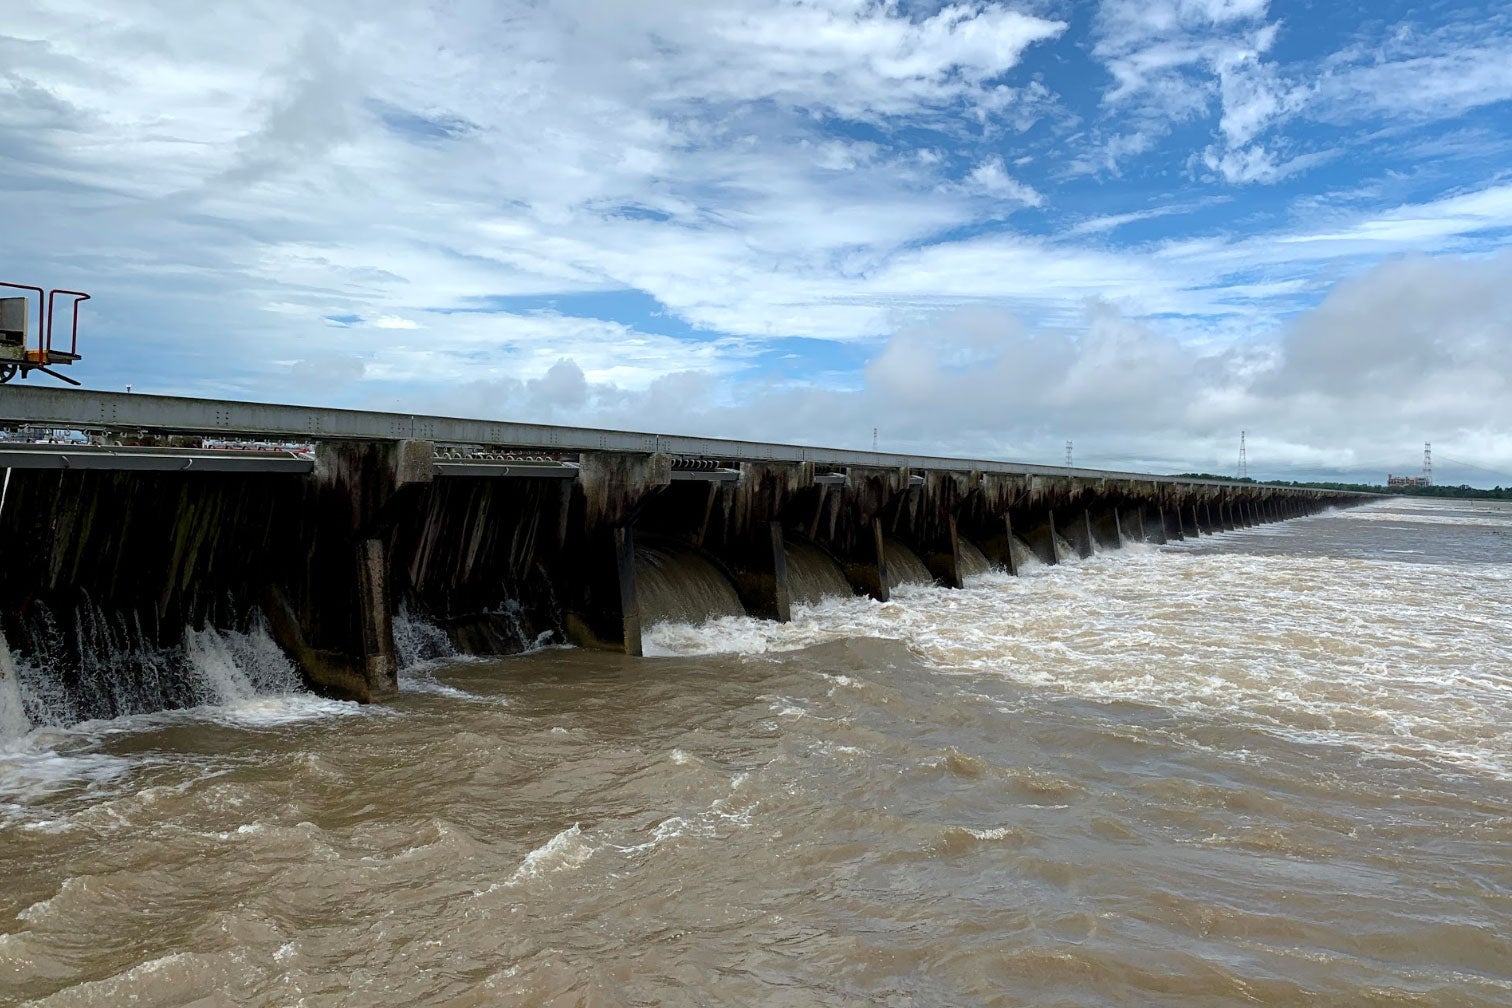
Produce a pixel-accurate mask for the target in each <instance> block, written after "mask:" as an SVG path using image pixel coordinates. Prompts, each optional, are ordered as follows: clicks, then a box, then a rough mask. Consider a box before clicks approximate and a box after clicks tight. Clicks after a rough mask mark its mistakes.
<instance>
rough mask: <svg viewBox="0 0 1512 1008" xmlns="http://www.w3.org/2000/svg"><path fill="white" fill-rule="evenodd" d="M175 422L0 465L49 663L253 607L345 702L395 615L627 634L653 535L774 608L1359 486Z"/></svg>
mask: <svg viewBox="0 0 1512 1008" xmlns="http://www.w3.org/2000/svg"><path fill="white" fill-rule="evenodd" d="M0 405H3V404H0ZM122 408H125V407H122ZM0 415H4V414H0ZM217 415H218V416H225V415H230V414H229V412H228V411H222V412H221V413H219V414H217ZM359 416H365V415H359ZM411 419H413V418H411ZM363 422H364V423H366V422H367V421H366V420H364V421H363ZM332 423H334V421H332ZM79 426H80V427H84V426H85V425H84V424H82V423H80V425H79ZM123 428H124V430H123ZM183 429H184V425H182V424H180V425H176V426H173V427H170V426H168V425H166V424H165V425H164V426H163V427H162V428H159V429H156V430H152V429H145V430H144V429H143V428H142V427H141V426H140V425H136V426H131V425H128V424H123V423H121V422H120V421H119V419H118V418H117V419H116V420H115V421H114V426H104V425H102V426H101V427H100V428H99V430H97V431H96V435H98V434H99V431H104V432H105V435H106V436H105V437H104V438H101V437H99V436H96V437H95V440H96V441H101V440H103V441H106V442H108V443H106V444H97V445H96V446H93V447H83V446H74V447H57V448H46V447H43V448H39V449H36V450H34V451H32V452H31V453H30V454H26V455H24V456H23V455H21V454H17V453H10V454H7V455H6V456H5V459H4V460H0V464H3V465H5V466H7V468H5V470H4V477H5V481H6V489H5V493H4V497H3V499H0V541H3V542H4V543H5V544H6V547H5V551H4V557H3V561H0V630H3V632H4V635H5V638H6V639H7V640H8V641H9V643H10V646H11V647H13V648H15V649H17V650H19V651H21V652H22V653H23V655H25V654H27V653H28V652H36V653H41V652H46V653H47V655H49V656H50V658H49V660H52V661H60V662H65V663H67V662H75V663H77V665H78V668H77V669H72V667H70V670H69V671H67V672H66V675H65V678H66V676H67V675H72V676H75V677H76V678H77V677H85V676H89V675H99V674H103V673H100V672H98V670H97V669H93V667H92V666H91V661H92V659H91V658H90V657H89V656H90V655H91V654H92V653H111V652H119V651H121V650H122V649H126V648H131V647H139V648H141V647H146V648H151V647H157V648H172V647H173V646H174V645H175V642H177V641H182V640H183V638H184V635H185V632H186V630H187V629H191V628H198V627H204V626H209V625H215V626H236V625H241V624H244V623H245V622H246V621H247V620H248V619H251V618H254V616H252V615H250V614H256V615H255V618H256V619H259V620H261V621H263V622H264V623H265V625H266V626H267V628H268V631H269V633H270V634H271V636H272V637H273V639H274V640H275V641H276V642H277V644H278V645H279V647H280V648H281V649H282V650H283V651H284V652H285V653H286V654H287V655H288V656H290V658H291V659H293V660H294V661H295V662H296V663H297V664H298V666H299V667H300V669H301V670H302V671H303V673H304V676H305V678H306V680H307V682H308V684H309V685H310V686H311V687H312V688H314V689H316V690H317V691H319V692H322V693H325V694H328V695H331V696H336V697H343V698H350V699H356V700H360V701H368V700H372V699H375V698H379V697H382V696H385V695H387V694H389V693H392V692H393V691H394V690H395V689H396V688H397V673H398V659H397V653H396V645H395V620H396V617H397V615H398V614H399V613H400V612H401V611H403V610H408V611H409V612H412V613H416V614H423V616H424V618H425V619H427V620H429V621H431V622H433V623H434V624H435V625H436V626H438V627H440V628H442V629H443V630H444V631H445V632H446V634H447V636H448V638H449V639H450V641H451V642H452V645H453V646H454V647H455V648H456V649H457V650H459V651H461V652H463V653H470V654H502V653H511V652H517V651H521V650H525V649H527V648H529V647H531V646H533V645H535V644H537V643H539V642H541V641H544V640H565V641H570V642H572V643H575V644H578V645H581V646H588V647H599V648H611V649H615V650H622V651H624V652H626V653H629V654H632V655H638V654H640V653H641V651H642V644H641V635H642V627H643V625H644V624H645V622H647V620H648V619H650V618H652V616H653V615H654V614H650V613H647V612H645V611H644V602H645V599H644V595H645V592H644V587H645V586H644V584H643V581H644V578H645V576H646V571H647V567H646V564H647V557H648V556H649V555H652V554H655V555H657V556H663V557H665V556H684V557H688V558H692V559H691V560H690V561H689V562H693V561H695V560H696V562H697V563H698V564H700V565H702V566H701V567H700V569H701V570H705V571H708V570H712V571H713V572H714V575H711V576H716V575H717V577H718V578H721V579H723V581H724V582H726V583H727V584H728V585H729V586H732V588H733V590H734V592H735V593H736V595H737V596H738V598H739V602H740V605H741V607H742V608H743V609H744V611H745V612H747V613H748V614H750V615H752V616H756V617H760V618H767V619H774V620H787V619H789V618H790V617H791V614H792V610H793V606H794V605H795V604H797V603H799V602H803V601H812V594H813V592H814V591H815V590H816V589H815V588H814V587H813V586H812V585H811V584H808V583H807V581H806V580H805V577H806V576H807V575H806V574H804V572H805V571H807V572H812V569H813V566H814V564H816V563H818V564H820V565H822V566H824V567H825V568H826V569H827V570H833V571H837V572H838V575H837V580H836V583H837V584H839V585H841V588H840V590H846V589H848V590H850V591H853V592H856V593H859V594H865V595H870V596H871V597H873V598H876V599H880V600H884V601H885V600H887V599H888V598H889V595H890V593H891V592H892V590H893V589H894V588H895V587H896V586H897V585H898V584H900V583H902V582H904V581H909V580H921V579H928V580H933V581H935V582H937V583H939V584H941V585H944V586H946V587H951V588H959V587H961V585H962V584H963V582H964V581H965V579H966V578H968V577H969V576H971V575H972V574H974V573H978V572H980V571H982V570H985V569H988V568H993V567H996V568H999V569H1002V570H1006V571H1008V572H1010V573H1017V572H1018V571H1019V570H1020V569H1021V568H1023V567H1024V566H1025V565H1027V564H1031V563H1043V564H1055V563H1062V562H1066V561H1068V560H1070V559H1072V558H1073V557H1077V556H1080V557H1086V556H1090V555H1091V554H1092V553H1094V552H1095V551H1097V550H1098V549H1102V548H1116V547H1119V546H1122V545H1124V544H1125V543H1127V542H1129V541H1138V542H1152V543H1165V542H1171V541H1178V540H1182V539H1190V538H1192V537H1194V536H1199V535H1211V534H1213V533H1216V532H1219V531H1223V530H1228V529H1237V528H1244V527H1249V526H1252V525H1257V524H1260V523H1264V522H1275V521H1282V520H1286V519H1290V518H1296V517H1300V516H1303V515H1306V514H1310V513H1314V512H1317V511H1319V510H1322V509H1324V508H1327V507H1330V506H1347V505H1349V504H1351V503H1358V502H1359V501H1360V500H1361V499H1362V498H1359V497H1354V496H1351V495H1345V494H1336V493H1327V492H1320V491H1313V490H1306V489H1300V488H1290V487H1273V486H1265V485H1261V484H1253V483H1225V482H1219V481H1202V480H1180V479H1172V478H1169V477H1158V476H1142V475H1139V474H1099V473H1096V472H1090V471H1078V470H1066V471H1061V472H1054V471H1050V470H1048V469H1046V468H1045V467H1022V470H1023V471H1017V472H1015V471H1005V470H1010V469H1011V467H1009V466H1007V465H1006V464H1002V463H974V462H971V461H969V460H940V459H929V460H918V459H908V458H905V457H894V460H896V461H898V462H899V463H900V464H895V465H879V464H855V463H854V462H852V461H849V460H845V457H846V456H847V455H852V456H853V455H854V454H855V453H841V452H836V453H833V455H834V457H835V458H836V459H839V460H844V461H835V462H825V461H823V460H822V458H823V453H822V452H821V451H820V450H818V449H803V450H802V451H803V452H805V453H809V454H810V455H811V456H817V457H811V458H810V459H808V460H804V461H792V460H785V459H781V458H779V459H766V460H753V459H751V458H750V457H749V456H750V455H751V454H754V453H755V452H756V450H757V449H758V448H760V447H761V446H753V445H751V444H749V443H742V442H713V441H699V442H697V443H696V446H697V447H699V448H702V449H703V451H702V452H700V453H699V454H691V453H675V452H664V451H663V452H658V451H634V450H584V449H582V448H576V449H564V448H562V447H561V439H560V438H558V439H557V443H556V444H550V443H547V444H542V443H541V442H542V441H546V440H548V439H547V438H546V437H545V436H542V437H539V438H536V439H535V440H534V441H533V442H532V443H529V444H524V445H521V444H509V443H479V442H474V443H461V442H458V441H436V440H428V439H418V438H397V437H396V438H359V437H352V436H344V437H325V436H322V435H321V434H319V433H317V434H315V435H314V436H307V438H306V440H307V441H308V442H309V443H308V446H307V448H308V450H305V451H283V452H282V453H280V454H279V455H278V459H279V464H278V465H277V466H266V465H263V466H261V467H260V464H259V462H258V460H257V458H251V459H250V461H246V462H245V463H242V462H238V463H236V464H233V463H232V461H230V456H227V455H224V454H218V453H216V452H214V451H213V450H212V449H211V448H210V447H208V446H209V445H211V443H212V442H211V440H210V439H209V438H208V437H207V436H206V435H205V433H204V432H203V431H202V430H201V431H200V432H199V433H190V434H185V433H183ZM284 436H285V437H287V434H285V435H284ZM624 436H625V437H627V438H628V437H632V435H624ZM633 437H636V438H646V439H649V438H651V437H652V436H651V435H633ZM585 439H586V436H585ZM661 440H662V439H661V438H659V437H658V438H657V441H658V442H660V441H661ZM669 440H670V439H669ZM684 447H687V445H684ZM777 447H778V448H780V449H781V450H782V451H784V452H789V451H798V449H789V448H786V447H785V446H777ZM774 453H775V452H774ZM111 459H115V460H116V461H111ZM886 460H888V457H886V456H878V455H875V454H873V455H870V456H868V457H867V461H868V462H871V463H875V462H878V461H886ZM264 461H266V460H264ZM839 578H843V581H841V580H838V579H839ZM96 664H97V663H96ZM99 690H104V691H106V692H108V689H107V688H106V687H105V686H101V687H99Z"/></svg>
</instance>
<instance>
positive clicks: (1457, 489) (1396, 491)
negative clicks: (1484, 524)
mask: <svg viewBox="0 0 1512 1008" xmlns="http://www.w3.org/2000/svg"><path fill="white" fill-rule="evenodd" d="M1177 475H1178V476H1180V477H1181V478H1182V479H1211V480H1228V481H1229V482H1230V483H1258V482H1266V483H1269V484H1271V485H1272V486H1294V487H1308V488H1310V489H1314V490H1352V491H1355V492H1357V493H1378V494H1391V495H1392V496H1394V497H1455V498H1468V499H1472V500H1512V487H1500V486H1498V487H1495V488H1493V489H1490V490H1484V489H1482V488H1480V487H1473V486H1468V485H1466V484H1464V483H1461V484H1460V485H1459V486H1426V487H1388V486H1382V485H1380V484H1378V483H1327V482H1317V483H1299V482H1296V481H1294V480H1264V481H1261V480H1253V479H1250V478H1248V477H1246V478H1244V479H1241V480H1236V479H1234V477H1232V476H1219V475H1215V474H1214V473H1178V474H1177Z"/></svg>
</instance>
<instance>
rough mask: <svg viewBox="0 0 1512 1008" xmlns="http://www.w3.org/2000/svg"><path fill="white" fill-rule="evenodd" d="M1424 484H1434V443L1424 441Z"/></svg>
mask: <svg viewBox="0 0 1512 1008" xmlns="http://www.w3.org/2000/svg"><path fill="white" fill-rule="evenodd" d="M1423 486H1433V445H1432V444H1430V443H1428V442H1427V441H1424V442H1423Z"/></svg>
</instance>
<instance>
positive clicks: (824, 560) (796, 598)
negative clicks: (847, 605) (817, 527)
mask: <svg viewBox="0 0 1512 1008" xmlns="http://www.w3.org/2000/svg"><path fill="white" fill-rule="evenodd" d="M786 545H787V574H788V591H789V592H790V593H791V595H792V600H793V603H794V604H795V605H814V604H816V603H817V602H819V600H820V599H824V598H846V597H848V596H851V595H854V594H855V593H856V589H855V588H853V587H852V586H851V583H850V582H849V581H847V580H846V579H845V572H844V571H843V570H841V569H840V565H839V564H838V563H836V562H835V560H834V558H833V557H831V556H830V555H829V554H828V553H826V552H824V550H822V549H820V548H819V547H818V546H815V545H814V544H813V543H807V542H801V541H795V540H789V541H788V542H787V544H786Z"/></svg>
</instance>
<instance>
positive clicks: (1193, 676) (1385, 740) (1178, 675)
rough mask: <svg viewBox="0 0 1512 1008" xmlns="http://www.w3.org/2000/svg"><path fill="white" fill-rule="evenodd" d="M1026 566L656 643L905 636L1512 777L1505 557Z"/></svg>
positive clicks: (729, 623)
mask: <svg viewBox="0 0 1512 1008" xmlns="http://www.w3.org/2000/svg"><path fill="white" fill-rule="evenodd" d="M1377 506H1379V505H1377ZM1345 515H1348V516H1351V517H1352V516H1353V514H1352V512H1348V511H1346V512H1342V513H1341V515H1340V516H1336V518H1337V517H1342V516H1345ZM1506 515H1507V517H1508V518H1512V511H1509V512H1506ZM1315 520H1317V521H1326V520H1329V519H1328V518H1327V516H1320V517H1318V518H1317V519H1315ZM1297 524H1298V523H1288V525H1289V526H1290V528H1288V527H1287V526H1286V525H1282V526H1273V527H1272V528H1269V529H1246V530H1239V531H1236V532H1233V533H1228V535H1229V536H1231V537H1232V538H1233V540H1234V541H1235V544H1236V545H1235V548H1236V549H1240V548H1241V547H1240V546H1239V543H1240V542H1242V540H1243V539H1244V538H1245V537H1248V536H1256V535H1278V534H1283V535H1284V534H1291V535H1298V534H1299V532H1298V530H1297V528H1296V526H1297ZM1461 524H1462V525H1463V524H1464V523H1461ZM1502 525H1503V527H1506V528H1508V529H1509V530H1512V522H1506V521H1504V522H1503V523H1502ZM1203 538H1204V540H1206V539H1207V538H1209V537H1206V536H1204V537H1203ZM1026 574H1028V575H1029V576H1024V577H1017V578H1014V577H1010V576H1007V575H1004V574H985V575H982V576H980V577H978V578H974V579H972V580H971V581H969V582H968V583H967V586H966V587H965V588H964V589H962V590H959V591H950V590H947V589H941V588H934V587H926V586H909V587H908V588H900V589H898V590H897V591H895V592H894V595H893V599H892V601H890V602H887V603H878V602H876V601H873V600H871V599H868V598H862V597H855V598H846V599H826V600H824V601H822V602H821V603H819V604H817V605H814V606H807V607H804V606H800V607H796V608H795V611H794V617H793V620H792V622H790V623H786V624H779V623H773V622H767V621H761V620H754V619H722V620H716V621H713V622H711V623H709V624H707V625H705V626H703V627H688V626H670V625H669V626H661V627H657V628H654V632H653V633H652V634H650V635H648V652H649V651H651V650H652V649H654V653H657V654H663V655H699V654H710V653H735V654H741V655H747V656H752V657H753V659H754V658H756V657H759V656H762V655H770V654H775V653H779V652H782V651H788V650H794V649H799V648H807V647H812V646H815V645H818V644H823V643H826V642H830V641H836V640H844V639H854V638H860V637H873V638H884V639H892V640H898V641H901V642H903V643H905V644H906V645H907V646H908V647H909V648H910V649H911V650H913V651H914V652H915V653H916V654H918V655H919V656H920V657H922V658H924V659H925V660H927V661H929V662H930V663H931V664H932V665H934V666H935V667H936V668H937V669H939V670H941V671H944V672H951V673H969V674H983V675H993V676H1002V677H1006V678H1009V679H1012V680H1014V681H1017V682H1020V683H1023V684H1026V685H1034V686H1037V687H1043V688H1047V689H1053V690H1056V691H1061V692H1067V693H1072V694H1076V695H1080V696H1084V697H1087V698H1090V699H1093V700H1102V701H1134V702H1138V703H1148V704H1158V705H1162V706H1166V707H1170V708H1174V709H1180V710H1187V711H1191V712H1194V713H1198V714H1202V715H1211V716H1215V717H1220V718H1222V719H1224V720H1226V721H1235V720H1237V721H1240V722H1243V723H1248V724H1250V725H1252V726H1254V727H1257V728H1261V729H1263V730H1266V731H1271V732H1275V733H1277V734H1280V735H1284V736H1286V737H1289V738H1293V739H1297V740H1301V741H1305V742H1309V743H1324V744H1346V745H1350V746H1355V747H1359V748H1362V749H1364V750H1367V751H1369V752H1371V753H1372V754H1375V755H1377V756H1381V757H1387V758H1406V759H1414V760H1428V761H1432V762H1434V763H1435V764H1436V765H1440V766H1448V767H1453V768H1457V769H1459V770H1461V771H1464V772H1470V773H1489V774H1492V775H1495V776H1498V777H1508V776H1512V673H1509V672H1508V671H1507V669H1506V666H1505V664H1504V661H1503V656H1504V655H1506V654H1507V653H1508V652H1509V651H1512V592H1509V591H1508V588H1507V585H1508V581H1509V578H1512V568H1509V565H1505V564H1503V565H1497V564H1492V563H1481V564H1453V563H1439V564H1434V565H1425V564H1424V563H1422V562H1420V561H1418V560H1416V559H1414V560H1413V561H1407V560H1395V559H1393V558H1392V557H1391V556H1390V555H1378V556H1377V558H1376V559H1338V558H1330V557H1319V556H1287V555H1269V554H1268V555H1249V554H1245V553H1243V552H1233V553H1214V552H1211V551H1195V550H1190V549H1180V548H1176V549H1155V548H1145V549H1126V550H1120V551H1109V552H1108V553H1105V554H1098V555H1095V556H1093V557H1090V558H1087V559H1085V560H1083V561H1082V562H1081V563H1079V564H1074V565H1070V564H1063V565H1058V566H1049V567H1041V568H1038V569H1036V570H1034V571H1033V572H1032V573H1030V572H1026ZM776 713H778V715H779V716H783V715H786V716H794V715H796V714H797V713H798V712H797V711H794V710H789V709H787V708H786V707H783V708H782V709H780V710H777V711H776Z"/></svg>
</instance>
